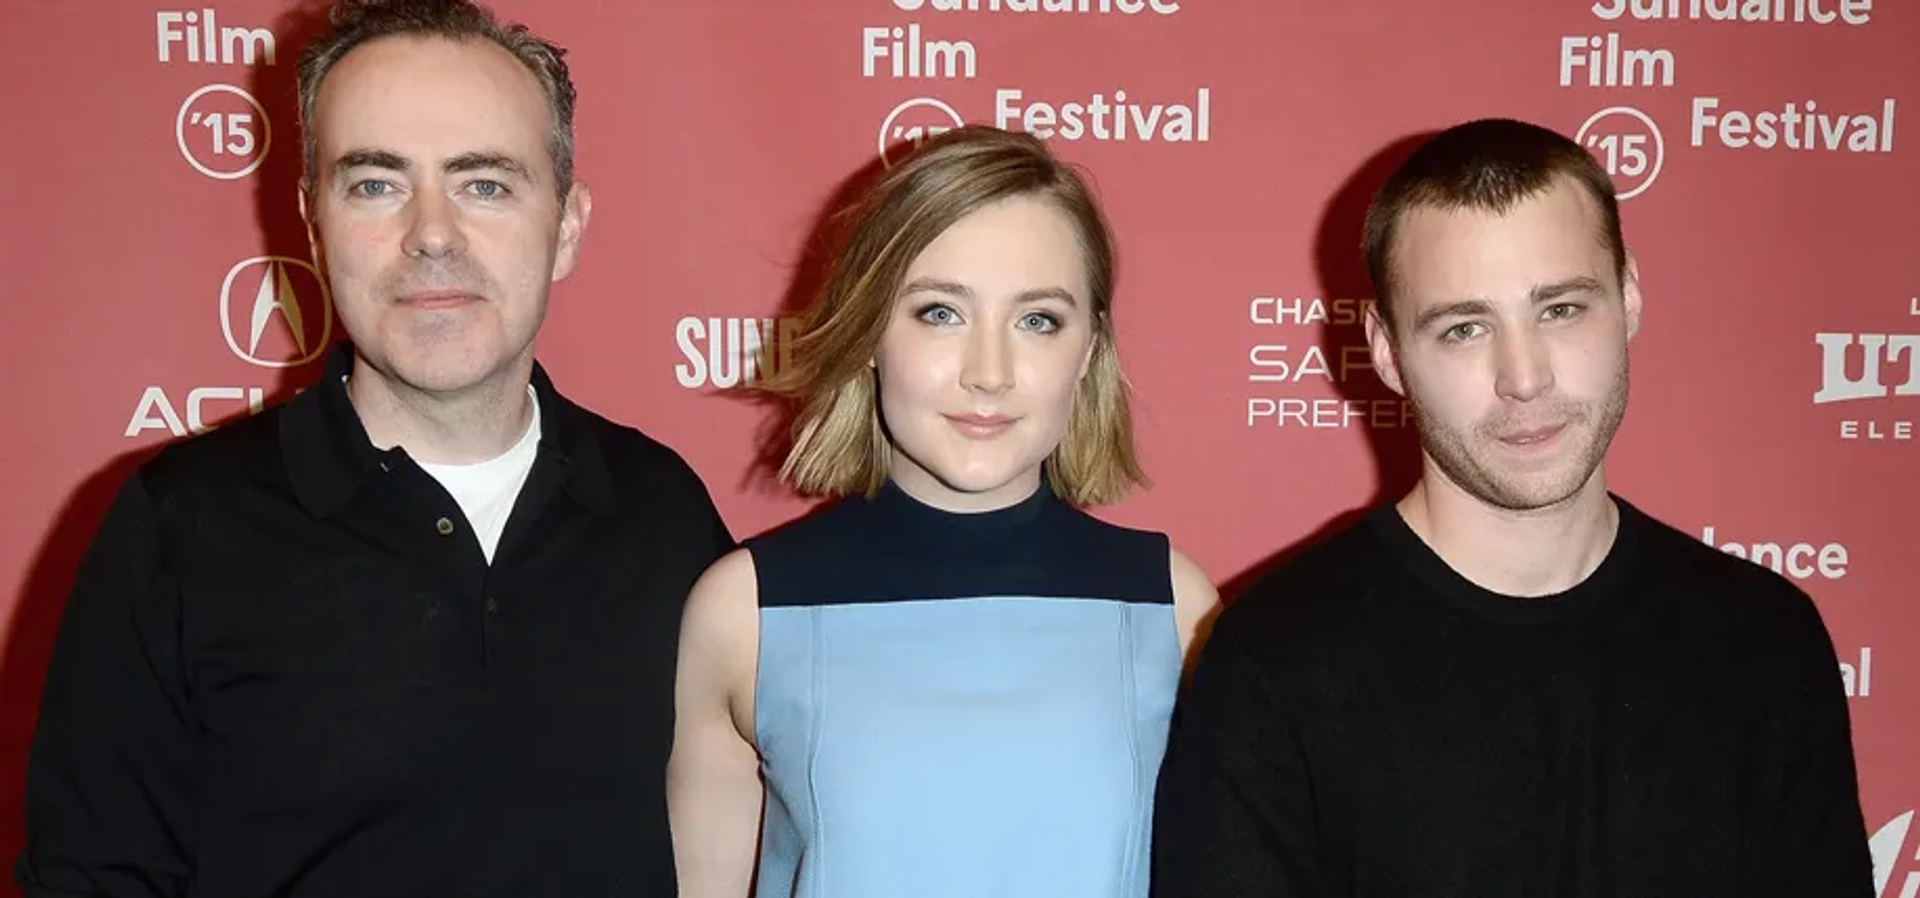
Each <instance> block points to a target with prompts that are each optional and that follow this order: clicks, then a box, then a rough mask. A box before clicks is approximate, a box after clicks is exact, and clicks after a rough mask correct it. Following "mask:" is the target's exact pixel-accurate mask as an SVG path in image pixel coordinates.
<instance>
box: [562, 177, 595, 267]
mask: <svg viewBox="0 0 1920 898" xmlns="http://www.w3.org/2000/svg"><path fill="white" fill-rule="evenodd" d="M592 216H593V193H592V192H591V191H589V190H587V185H585V184H582V183H580V182H579V181H575V182H573V187H572V189H570V190H568V191H567V202H566V205H565V206H564V207H562V208H561V210H560V243H559V246H557V247H556V248H555V251H554V255H553V280H554V281H555V282H558V281H561V280H563V279H565V278H566V276H567V275H570V274H572V273H573V269H574V266H575V265H577V264H579V261H580V241H581V240H582V239H583V238H585V237H586V235H587V220H588V219H589V218H591V217H592Z"/></svg>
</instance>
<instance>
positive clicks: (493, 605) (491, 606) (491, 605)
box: [487, 599, 500, 614]
mask: <svg viewBox="0 0 1920 898" xmlns="http://www.w3.org/2000/svg"><path fill="white" fill-rule="evenodd" d="M499 610H500V603H498V602H495V601H494V600H492V599H488V600H487V613H488V614H492V613H494V612H496V611H499Z"/></svg>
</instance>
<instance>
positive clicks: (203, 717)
mask: <svg viewBox="0 0 1920 898" xmlns="http://www.w3.org/2000/svg"><path fill="white" fill-rule="evenodd" d="M348 364H349V353H348V351H347V349H346V347H341V348H340V350H339V351H337V352H336V354H335V355H334V356H333V357H332V359H331V360H330V361H329V363H328V370H327V372H326V374H325V375H324V376H323V377H322V378H321V381H320V383H319V384H318V385H317V386H315V387H313V388H311V389H309V390H307V391H305V392H304V393H302V394H300V395H299V396H297V397H295V398H294V399H292V400H290V401H289V402H288V403H286V404H285V405H283V406H280V407H278V408H274V409H269V410H267V411H265V412H263V413H261V414H259V415H256V416H254V417H252V418H249V419H247V420H244V421H241V422H237V423H234V424H231V425H228V426H226V427H223V428H221V429H219V430H217V431H214V432H212V433H209V434H206V435H203V436H200V437H197V438H194V439H189V440H186V441H183V442H180V443H178V444H175V445H173V446H170V447H168V448H167V449H166V450H164V451H163V452H162V453H161V454H160V455H159V456H158V457H157V458H156V459H154V460H153V461H152V462H150V463H148V464H147V465H146V466H144V467H143V468H141V469H140V470H139V471H138V473H136V474H135V475H134V476H133V477H132V478H131V479H130V480H129V481H128V482H127V483H126V485H125V487H124V488H123V489H122V490H121V492H120V494H119V496H118V498H117V499H116V501H115V502H114V504H113V507H112V509H111V511H109V512H108V514H107V517H106V520H105V523H104V524H103V525H102V528H101V530H100V532H99V534H98V536H97V537H96V538H95V541H94V544H93V546H92V547H91V549H90V550H89V552H88V554H87V556H86V559H85V561H84V562H83V564H82V568H81V571H80V575H79V579H78V582H77V584H76V586H75V588H74V592H73V594H72V596H71V598H70V599H69V600H68V604H67V608H66V612H65V615H66V616H65V619H64V621H63V623H62V625H61V630H60V634H59V638H58V643H57V645H56V647H55V649H54V655H53V662H52V667H51V669H50V671H49V673H48V677H47V685H46V693H45V696H44V698H43V701H42V705H41V709H40V722H39V729H38V731H37V733H36V735H35V738H34V743H33V755H32V761H31V764H30V769H29V772H28V782H27V830H28V835H27V847H26V851H25V853H24V854H23V855H22V857H21V858H20V860H19V863H18V865H17V870H16V873H17V878H18V880H19V882H20V883H21V884H22V886H23V887H24V888H25V889H26V891H27V894H28V895H30V896H33V895H113V896H147V895H169V896H188V895H191V896H207V898H215V896H218V898H227V896H232V898H264V896H269V895H280V896H353V898H371V896H386V895H393V896H403V895H404V896H409V898H420V896H429V895H430V896H494V895H498V896H502V898H507V896H511V898H528V896H543V895H553V896H570V898H571V896H581V898H584V896H614V895H618V896H671V895H673V894H674V891H675V885H674V876H673V857H672V848H671V842H670V840H669V836H668V830H667V814H666V799H665V791H666V789H665V786H666V761H667V755H668V750H669V747H670V745H671V743H672V725H673V677H674V659H675V654H676V651H675V648H676V644H677V637H678V632H679V621H680V610H681V606H682V603H683V601H684V600H685V598H686V595H687V591H688V589H689V588H690V587H691V586H692V584H693V582H694V580H695V579H696V578H697V577H698V576H699V575H700V573H701V571H702V570H703V569H705V567H706V566H707V565H708V564H709V563H711V562H712V561H714V560H715V559H716V558H718V557H719V556H720V555H722V554H723V553H725V552H726V551H727V550H728V549H730V548H731V547H732V546H733V540H732V538H731V536H730V535H729V533H728V531H727V528H726V526H725V524H724V523H723V522H722V521H721V518H720V516H719V514H718V513H717V511H716V510H715V508H714V505H713V502H712V500H711V498H710V496H709V494H708V492H707V489H706V487H705V486H704V485H703V484H702V482H701V480H700V478H699V477H698V475H697V474H695V472H694V471H693V470H692V469H691V468H690V467H689V466H688V465H687V464H686V463H685V462H684V461H683V460H682V459H681V458H680V457H679V456H678V455H677V454H676V453H675V452H673V451H672V450H670V449H668V448H667V447H665V446H663V445H661V444H660V443H658V442H655V441H654V440H652V439H650V438H648V437H647V436H645V435H643V434H641V433H640V432H638V431H636V430H633V429H631V428H628V427H623V426H620V425H616V424H613V423H610V422H608V421H607V420H605V419H604V418H601V417H599V416H597V415H595V414H593V413H591V412H588V411H587V410H585V409H583V408H581V407H579V406H577V405H574V404H573V403H572V402H569V401H568V400H567V399H566V398H565V397H563V396H561V395H560V394H559V393H557V392H556V391H555V390H554V387H553V384H552V383H551V382H550V381H549V380H548V378H547V376H546V373H545V372H544V371H542V370H539V369H536V370H535V373H534V380H533V384H534V388H535V392H536V394H537V395H538V397H539V402H540V409H541V417H542V428H543V432H542V436H541V440H540V446H539V452H538V457H537V459H536V460H535V461H534V464H533V469H532V471H531V472H530V474H529V475H528V478H527V482H526V486H525V488H524V489H523V490H522V491H521V494H520V497H519V500H518V503H517V504H516V505H515V506H514V509H513V513H512V516H511V517H510V518H509V520H508V523H507V526H506V531H505V533H504V534H503V535H502V538H501V541H500V545H499V548H498V551H497V554H496V557H495V560H494V563H493V564H492V565H491V566H489V565H488V564H487V562H486V559H485V557H484V556H483V555H482V553H481V549H480V545H479V542H478V540H477V539H476V537H475V536H474V534H473V531H472V529H471V528H470V527H469V526H468V524H467V522H466V519H465V517H464V515H463V514H462V513H461V510H460V508H459V506H458V505H456V504H455V502H454V500H453V498H452V497H451V496H449V495H448V494H447V492H446V491H445V490H444V489H442V488H441V487H440V485H439V483H438V482H437V481H435V480H434V479H433V478H432V477H431V476H429V475H428V474H426V473H425V472H424V471H422V470H421V469H420V468H419V467H418V466H417V465H415V464H414V463H413V462H412V461H411V460H410V459H409V457H408V456H407V454H406V453H405V452H404V451H402V450H398V449H395V450H392V451H385V452H383V451H380V450H378V449H376V448H374V446H373V445H372V443H371V442H369V440H368V438H367V435H366V431H365V430H364V429H363V428H362V426H361V424H360V420H359V417H358V416H357V415H356V414H355V413H354V410H353V407H352V405H351V404H350V403H349V401H348V399H347V394H346V390H345V388H344V386H343V385H342V384H341V377H342V376H343V375H344V374H345V373H346V372H347V370H348Z"/></svg>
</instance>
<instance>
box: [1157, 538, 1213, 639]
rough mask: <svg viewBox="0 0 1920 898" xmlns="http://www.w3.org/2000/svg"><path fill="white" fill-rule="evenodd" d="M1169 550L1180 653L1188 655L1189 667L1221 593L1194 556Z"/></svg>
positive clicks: (1175, 622)
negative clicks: (1195, 561)
mask: <svg viewBox="0 0 1920 898" xmlns="http://www.w3.org/2000/svg"><path fill="white" fill-rule="evenodd" d="M1169 554H1170V556H1171V559H1172V565H1173V619H1174V625H1175V627H1176V628H1177V629H1178V631H1179V633H1180V654H1181V655H1182V656H1184V657H1185V658H1186V659H1187V667H1188V669H1192V667H1193V659H1195V658H1197V657H1199V655H1200V648H1201V646H1202V645H1204V644H1205V642H1206V633H1207V628H1208V627H1210V626H1212V624H1213V618H1214V616H1215V615H1216V614H1217V613H1218V612H1219V610H1220V593H1219V591H1218V590H1216V589H1214V588H1213V581H1212V580H1211V579H1209V578H1208V577H1207V572H1206V571H1204V570H1201V569H1200V566H1199V565H1198V564H1195V563H1194V562H1193V559H1191V558H1188V557H1187V556H1185V555H1183V554H1181V553H1180V550H1179V549H1173V550H1171V551H1170V553H1169Z"/></svg>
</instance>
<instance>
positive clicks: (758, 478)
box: [717, 148, 903, 532]
mask: <svg viewBox="0 0 1920 898" xmlns="http://www.w3.org/2000/svg"><path fill="white" fill-rule="evenodd" d="M888 152H889V155H890V156H894V157H898V156H899V155H901V154H902V153H903V148H889V151H888ZM886 171H887V167H886V165H885V164H884V163H883V162H881V160H880V159H879V158H878V157H876V158H874V159H873V161H871V162H869V163H868V164H866V165H864V166H861V167H860V168H859V169H857V170H856V171H854V172H853V173H852V174H850V175H848V176H847V177H845V178H843V179H841V181H840V183H838V184H836V185H835V186H834V188H833V190H832V191H831V192H830V193H829V194H828V197H827V199H826V200H825V201H824V202H823V203H822V204H821V206H820V207H819V209H818V210H817V211H816V212H815V214H814V217H813V221H812V222H811V223H810V225H809V226H808V228H807V234H806V237H805V238H804V241H803V243H802V244H801V247H800V253H799V258H798V259H797V260H796V261H795V263H794V265H793V270H792V276H791V279H790V280H789V281H788V282H787V288H786V290H785V291H784V292H783V293H782V294H781V297H780V305H779V308H778V309H777V310H776V311H775V313H774V315H775V317H776V318H778V319H780V320H781V321H786V320H789V319H791V320H793V321H794V322H795V330H794V331H792V332H789V331H785V330H782V331H780V333H779V334H778V335H777V337H776V340H777V341H779V342H778V343H776V344H775V345H771V346H763V347H762V350H761V357H760V359H759V362H758V366H759V369H760V370H762V371H765V370H769V369H768V365H769V364H776V363H777V359H779V358H780V357H781V356H783V355H784V354H785V352H786V351H787V347H786V346H785V345H784V344H785V342H786V341H787V340H788V339H790V337H789V334H790V333H792V334H794V335H797V325H798V323H799V321H800V319H802V318H804V316H805V315H806V314H807V310H808V309H809V308H811V307H812V305H813V304H814V302H815V301H816V300H818V299H819V298H820V294H821V291H822V290H824V289H825V288H826V283H827V278H828V277H829V276H831V275H832V273H833V262H834V258H835V257H836V255H837V254H838V252H839V249H840V247H841V246H842V244H843V241H844V240H845V238H846V236H847V230H848V228H849V227H851V226H852V225H853V224H854V222H853V221H852V219H851V218H850V217H849V216H848V215H847V211H848V210H849V209H851V208H852V206H853V205H854V204H855V203H856V202H858V201H859V200H860V197H861V196H862V195H863V194H864V193H865V192H866V190H867V189H868V188H870V187H872V186H873V184H874V182H876V181H878V180H879V179H880V178H881V177H882V176H884V175H885V174H886ZM717 395H719V396H721V397H723V398H726V399H731V400H734V401H737V402H745V403H748V404H750V405H752V406H755V407H756V408H758V409H760V410H761V415H762V417H761V421H760V423H759V425H757V426H756V428H755V433H754V442H753V445H754V447H755V449H754V458H753V461H752V463H751V464H750V465H748V467H747V470H746V471H745V472H744V473H743V474H742V475H741V478H740V481H739V487H740V488H741V489H745V490H748V491H751V492H756V493H760V494H762V495H767V494H775V495H790V494H791V490H790V489H789V488H788V487H787V486H786V485H785V484H783V483H781V482H780V466H781V465H782V464H783V463H785V462H786V459H787V454H788V453H789V452H791V451H792V450H793V426H794V422H795V420H796V419H797V418H798V417H799V413H800V405H799V404H798V403H796V402H791V401H789V400H786V399H782V398H780V397H776V396H770V395H768V394H765V393H761V392H758V391H755V390H751V389H740V388H731V389H726V390H720V391H717ZM831 504H832V500H819V501H815V502H813V503H812V504H811V505H810V506H809V507H808V508H807V511H806V512H805V513H803V514H801V515H798V516H796V517H795V518H794V521H799V520H804V519H806V518H809V517H812V516H813V515H815V514H818V513H819V512H820V511H822V510H824V509H825V508H826V507H827V506H828V505H831ZM790 523H791V522H790ZM781 526H787V525H784V524H783V525H781ZM773 529H776V530H777V529H779V528H778V527H776V528H773ZM769 532H771V531H769Z"/></svg>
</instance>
